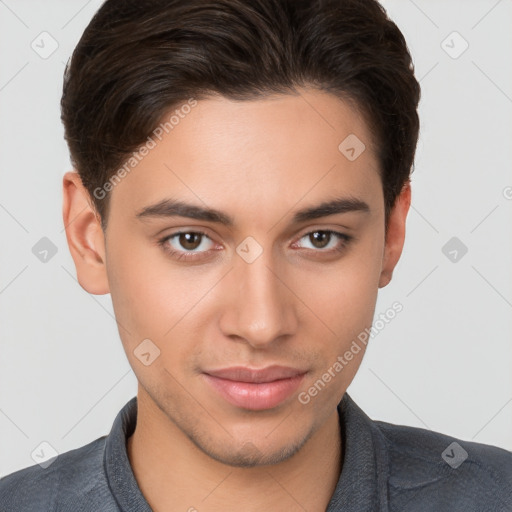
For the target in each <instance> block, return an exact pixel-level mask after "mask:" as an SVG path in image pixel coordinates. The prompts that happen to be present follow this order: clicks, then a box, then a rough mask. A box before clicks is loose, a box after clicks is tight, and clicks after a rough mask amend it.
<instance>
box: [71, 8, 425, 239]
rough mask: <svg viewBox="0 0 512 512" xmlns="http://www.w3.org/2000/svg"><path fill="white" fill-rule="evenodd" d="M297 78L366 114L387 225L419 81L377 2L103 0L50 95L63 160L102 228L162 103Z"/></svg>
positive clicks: (254, 95)
mask: <svg viewBox="0 0 512 512" xmlns="http://www.w3.org/2000/svg"><path fill="white" fill-rule="evenodd" d="M297 87H313V88H316V89H319V90H323V91H327V92H330V93H332V94H334V95H336V96H337V97H339V98H341V99H344V100H345V101H349V102H351V104H352V105H353V106H354V107H355V108H356V109H357V111H358V112H360V113H361V115H362V116H363V117H364V119H365V120H366V124H367V126H368V128H369V130H370V132H371V133H372V135H373V138H374V147H375V149H376V154H377V156H378V161H379V165H380V174H381V179H382V185H383V192H384V201H385V209H386V224H387V219H388V215H389V212H390V210H391V208H392V206H393V205H394V203H395V200H396V197H397V195H398V194H399V193H400V191H401V189H402V187H403V185H404V184H405V183H406V182H407V181H408V180H409V176H410V173H411V171H412V166H413V164H414V154H415V151H416V144H417V140H418V133H419V119H418V114H417V107H418V103H419V99H420V86H419V84H418V82H417V80H416V79H415V77H414V67H413V63H412V59H411V56H410V54H409V51H408V48H407V45H406V42H405V40H404V37H403V35H402V33H401V32H400V30H399V29H398V27H397V26H396V25H395V24H394V23H393V22H392V21H391V20H390V19H389V18H388V17H387V14H386V11H385V10H384V8H383V7H382V6H381V5H380V4H379V3H378V2H377V1H374V0H187V1H183V0H106V1H105V2H104V3H103V5H102V6H101V8H100V9H99V10H98V12H97V13H96V14H95V16H94V17H93V19H92V20H91V22H90V23H89V25H88V26H87V28H86V29H85V31H84V33H83V35H82V37H81V39H80V41H79V43H78V45H77V46H76V48H75V50H74V52H73V55H72V57H71V60H70V62H68V64H67V66H66V70H65V72H64V85H63V94H62V99H61V112H62V115H61V119H62V121H63V123H64V129H65V138H66V141H67V143H68V146H69V150H70V154H71V162H72V164H73V166H74V167H75V169H76V170H77V171H78V172H79V174H80V177H81V180H82V183H83V184H84V186H85V187H86V189H87V190H88V192H89V194H90V195H91V199H92V202H93V203H92V204H93V206H94V208H95V209H96V211H97V213H98V214H99V216H100V218H101V221H102V226H103V228H104V229H106V225H107V217H108V205H109V194H108V193H105V190H108V188H107V189H105V187H104V185H105V184H106V183H108V181H109V180H111V179H112V176H113V175H114V174H116V172H117V171H118V170H119V168H120V167H121V166H122V165H123V163H124V162H126V161H127V159H128V158H130V156H131V155H132V153H133V152H134V151H135V150H137V149H138V148H140V147H141V145H142V144H143V143H145V142H146V140H147V139H148V137H149V136H150V134H151V133H152V132H153V130H154V129H155V128H156V127H157V126H158V125H159V124H160V123H161V121H162V119H163V118H164V116H165V115H166V114H168V113H169V112H170V110H172V109H173V108H176V107H177V106H179V105H180V104H183V103H185V102H186V101H187V100H188V99H190V98H195V100H200V99H202V98H206V97H208V96H209V95H212V94H220V95H223V96H225V97H227V98H230V99H234V100H244V101H249V100H252V99H258V98H261V97H263V96H265V95H268V94H279V93H283V94H294V93H296V88H297ZM340 142H341V141H340ZM98 190H102V191H103V194H101V195H100V194H98V192H97V191H98ZM95 191H96V193H95Z"/></svg>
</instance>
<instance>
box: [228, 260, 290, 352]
mask: <svg viewBox="0 0 512 512" xmlns="http://www.w3.org/2000/svg"><path fill="white" fill-rule="evenodd" d="M270 256H271V255H267V254H266V252H265V251H264V252H263V254H262V255H260V257H259V258H257V259H256V260H255V261H253V262H252V263H247V262H246V261H244V260H243V259H242V258H237V259H236V260H235V263H234V268H233V270H232V271H231V272H230V276H229V279H230V281H229V287H230V289H231V290H232V293H231V294H230V297H229V300H228V301H226V302H224V304H225V308H226V309H225V311H224V312H223V314H222V319H221V329H222V331H223V333H224V334H225V335H226V336H228V337H232V338H233V337H236V338H238V339H239V338H242V339H243V340H244V341H245V342H247V343H248V344H250V345H251V346H252V347H254V348H258V349H262V348H265V347H267V346H269V345H271V344H272V343H274V342H277V341H279V339H281V338H282V337H283V336H286V335H291V334H293V333H294V332H295V330H296V328H297V323H298V322H297V315H296V302H297V299H296V298H295V295H294V293H293V292H292V290H290V288H289V287H288V283H287V281H288V280H287V279H286V276H285V273H284V271H283V265H281V266H280V267H277V266H276V265H273V264H272V261H271V257H270Z"/></svg>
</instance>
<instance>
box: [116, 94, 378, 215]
mask: <svg viewBox="0 0 512 512" xmlns="http://www.w3.org/2000/svg"><path fill="white" fill-rule="evenodd" d="M176 110H178V113H179V114H180V115H175V116H174V118H173V124H172V128H171V129H169V125H168V129H167V130H162V129H160V132H162V131H163V133H160V132H159V137H156V136H155V135H153V136H152V139H153V140H154V141H155V143H156V144H152V146H154V147H152V149H149V150H148V151H147V152H146V154H145V156H143V157H140V159H139V160H138V163H137V164H136V166H134V167H133V169H131V170H130V172H129V173H127V175H126V177H125V178H123V179H122V180H121V182H120V183H119V184H118V185H116V186H115V187H114V189H113V190H112V195H111V210H112V211H114V210H115V209H118V208H123V209H125V210H126V209H129V210H131V211H132V212H133V211H135V210H137V211H138V210H140V208H142V207H144V206H146V205H147V204H149V203H155V202H157V201H159V200H161V199H163V198H165V197H174V198H176V197H180V198H185V197H186V198H188V199H191V200H194V201H195V202H196V203H197V202H198V201H202V202H204V203H206V204H208V205H210V206H217V207H219V209H224V210H225V209H226V207H225V205H226V201H229V203H230V204H231V205H232V206H233V208H237V207H238V208H244V205H249V204H252V205H254V204H255V202H257V203H258V204H259V205H260V206H261V207H262V208H263V207H264V206H267V207H271V204H272V205H273V204H275V203H276V201H277V202H279V203H283V204H285V205H286V204H287V205H291V204H294V203H297V201H299V200H300V199H301V197H306V196H307V197H308V198H310V199H311V200H313V199H314V198H315V197H317V196H319V194H320V195H321V194H322V193H323V195H324V196H325V191H333V193H334V192H335V191H334V189H336V193H337V192H344V191H346V192H347V193H348V194H350V195H352V196H357V195H360V194H362V193H366V194H371V192H372V189H375V186H376V184H377V185H380V178H379V176H378V163H377V160H376V157H375V153H374V147H373V141H372V139H371V136H370V131H369V129H368V127H367V126H366V124H365V121H364V120H363V118H362V117H361V116H360V114H359V113H358V112H357V111H356V110H354V109H353V108H352V107H351V106H350V105H349V104H347V103H345V102H344V101H342V100H340V99H338V98H336V97H335V96H333V95H331V94H328V93H325V92H320V91H315V90H304V89H303V90H300V94H297V95H275V96H271V97H263V98H259V99H255V100H250V101H235V100H230V99H227V98H225V97H212V98H208V99H203V100H200V101H197V103H196V104H195V106H193V107H190V108H186V109H183V110H181V111H180V107H179V106H177V107H175V108H174V109H173V111H172V112H171V113H169V115H166V116H164V118H163V121H164V122H165V121H166V120H169V119H170V116H171V114H172V113H174V112H175V111H176ZM160 139H161V140H160ZM363 148H364V149H363ZM347 149H349V150H351V149H354V150H355V151H356V155H355V156H357V154H358V153H360V155H359V156H357V158H355V159H354V158H353V155H354V151H352V153H350V151H349V152H348V153H347V152H346V150H347ZM347 156H348V157H350V158H348V157H347ZM221 205H224V207H222V206H221Z"/></svg>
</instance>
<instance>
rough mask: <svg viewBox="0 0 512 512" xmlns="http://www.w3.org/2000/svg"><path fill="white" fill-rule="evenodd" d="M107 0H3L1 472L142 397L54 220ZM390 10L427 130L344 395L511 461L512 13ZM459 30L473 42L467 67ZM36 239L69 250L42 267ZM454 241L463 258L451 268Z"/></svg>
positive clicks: (108, 319) (398, 3)
mask: <svg viewBox="0 0 512 512" xmlns="http://www.w3.org/2000/svg"><path fill="white" fill-rule="evenodd" d="M100 4H101V2H100V1H99V0H92V1H89V2H86V1H83V2H82V1H69V0H68V1H56V0H53V1H48V0H47V1H45V2H36V1H14V0H0V51H1V55H0V113H1V115H0V148H1V151H0V223H1V236H2V251H0V344H1V346H0V475H5V474H8V473H10V472H12V471H14V470H16V469H19V468H22V467H25V466H29V465H32V464H34V462H35V461H34V460H33V459H32V458H31V453H32V452H33V451H34V450H35V449H36V448H37V447H39V446H40V443H41V442H43V441H46V442H48V443H49V444H50V445H52V446H53V447H54V448H55V449H56V450H57V451H58V452H59V453H61V452H65V451H67V450H70V449H72V448H76V447H79V446H83V445H84V444H86V443H89V442H90V441H92V440H94V439H96V438H98V437H100V436H102V435H105V434H106V433H108V432H109V430H110V427H111V425H112V421H113V419H114V417H115V415H116V414H117V412H118V411H119V409H120V408H121V407H122V406H123V405H124V404H125V403H126V402H127V401H128V400H129V399H130V398H131V397H132V396H134V395H135V394H136V379H135V377H134V374H133V372H132V371H131V369H130V366H129V365H128V361H127V359H126V356H125V354H124V352H123V349H122V346H121V342H120V339H119V335H118V331H117V327H116V323H115V321H114V319H113V312H112V303H111V299H110V296H109V295H106V296H94V295H90V294H88V293H87V292H85V291H84V290H83V289H82V288H81V287H80V285H79V284H78V282H77V281H76V274H75V268H74V264H73V261H72V259H71V256H70V254H69V251H68V247H67V243H66V238H65V233H64V231H63V223H62V217H61V209H62V175H63V174H64V172H65V171H67V170H69V168H70V165H69V158H68V153H67V147H66V145H65V142H64V140H63V128H62V125H61V122H60V117H59V115H60V113H59V100H60V95H61V87H62V73H63V71H64V63H65V62H66V61H67V59H68V57H69V56H70V55H71V52H72V49H73V48H74V46H75V45H76V43H77V42H78V39H79V37H80V36H81V34H82V31H83V30H84V28H85V26H86V25H87V23H88V22H89V21H90V19H91V17H92V15H93V14H94V12H95V11H96V10H97V8H98V7H99V5H100ZM383 5H384V6H385V7H386V8H387V9H388V12H389V14H390V16H391V17H392V18H393V19H394V20H395V22H396V23H397V24H398V26H399V27H400V29H401V30H402V31H403V33H404V35H405V38H406V40H407V41H408V44H409V47H410V49H411V52H412V55H413V58H414V62H415V66H416V74H417V77H418V79H420V81H421V86H422V100H421V105H420V117H421V123H422V125H421V135H420V141H419V146H418V153H417V159H416V167H415V171H414V173H413V177H412V184H413V201H412V207H411V211H410V214H409V217H408V221H407V230H408V231H407V240H406V244H405V249H404V252H403V255H402V258H401V260H400V262H399V264H398V266H397V268H396V271H395V276H394V279H393V281H392V283H391V284H390V285H389V286H388V287H386V288H384V289H382V290H381V291H380V295H379V299H378V303H377V308H376V314H377V315H378V314H379V313H380V312H384V311H385V310H386V309H387V308H389V307H390V305H391V304H392V303H393V302H394V301H395V300H398V301H400V302H401V303H402V304H403V307H404V309H403V311H402V312H401V313H400V314H398V315H397V317H396V318H395V319H394V320H393V321H392V322H391V323H390V324H388V325H387V326H386V327H385V329H383V330H382V331H380V333H379V334H378V335H377V336H376V337H375V338H373V340H372V341H371V344H370V346H369V349H368V351H367V353H366V356H365V358H364V360H363V364H362V366H361V369H360V370H359V373H358V375H357V376H356V378H355V380H354V382H353V384H352V385H351V386H350V388H349V393H350V394H351V396H352V397H353V398H354V399H355V400H356V401H357V402H358V403H359V405H360V406H361V407H362V408H363V409H364V410H365V411H366V412H367V413H368V414H369V415H370V416H371V417H373V418H376V419H382V420H385V421H390V422H392V423H399V424H407V425H413V426H418V427H423V428H429V429H432V430H436V431H441V432H445V433H447V434H451V435H453V436H455V437H459V438H461V439H463V440H474V441H479V442H483V443H489V444H495V445H498V446H501V447H504V448H506V449H509V450H512V371H511V369H512V343H511V341H512V340H511V333H512V315H511V312H512V279H511V274H512V265H511V261H512V258H511V256H512V236H511V232H512V231H511V227H512V222H511V214H512V200H511V199H510V198H511V197H512V188H511V187H512V175H511V172H510V171H511V163H512V144H511V141H512V118H511V113H512V59H511V48H512V32H511V31H510V26H511V21H512V2H511V1H510V0H508V1H507V0H501V1H496V0H488V1H487V0H479V1H476V0H474V1H468V0H458V1H455V0H450V1H447V0H437V1H433V0H428V1H427V0H423V1H420V0H414V1H413V0H394V1H390V0H387V1H384V2H383ZM43 31H47V32H48V33H49V34H51V37H52V38H54V39H55V40H56V41H57V42H58V45H59V47H58V49H57V50H56V51H55V52H54V53H53V54H52V55H51V56H49V57H48V58H46V59H43V58H41V57H40V55H39V54H38V53H36V52H35V51H34V50H33V49H32V47H31V44H32V42H33V41H35V43H34V44H39V46H40V47H41V46H42V44H43V43H41V42H40V41H41V38H42V37H48V36H40V34H41V32H43ZM453 31H457V32H458V33H459V34H460V35H461V36H462V37H463V38H464V40H466V41H467V42H468V43H469V47H468V49H467V50H466V51H465V52H464V53H462V54H461V55H460V56H458V58H453V55H455V54H456V53H458V52H459V51H460V50H461V49H462V48H463V46H461V45H462V44H463V41H462V40H461V39H460V38H458V36H453V35H450V34H452V32H453ZM447 38H448V39H447ZM443 41H445V43H443ZM49 44H50V40H49V39H46V42H45V48H46V50H48V49H49V48H50V46H49ZM445 50H446V51H445ZM447 51H448V52H451V53H452V56H450V55H449V54H448V53H447ZM507 187H509V188H507ZM42 237H48V238H49V239H50V240H51V241H52V242H53V243H54V244H55V245H56V246H57V249H58V252H57V254H56V255H55V256H54V257H53V258H51V259H50V260H49V261H48V262H46V263H42V262H41V261H40V260H39V259H38V258H36V256H35V255H34V254H33V253H32V248H33V247H34V245H35V244H36V243H37V242H38V241H39V240H40V239H41V238H42ZM452 237H457V238H458V239H459V240H460V241H461V242H462V243H463V244H464V245H465V246H466V247H467V248H468V252H467V254H465V255H464V256H463V257H462V258H459V259H458V261H456V262H452V261H450V259H449V258H448V257H447V256H445V254H444V253H443V252H442V247H443V246H444V245H445V244H446V243H447V242H448V240H450V239H451V238H452ZM459 255H460V253H459Z"/></svg>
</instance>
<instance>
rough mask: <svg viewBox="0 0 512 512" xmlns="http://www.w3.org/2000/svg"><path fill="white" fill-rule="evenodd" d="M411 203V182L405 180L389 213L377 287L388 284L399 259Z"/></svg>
mask: <svg viewBox="0 0 512 512" xmlns="http://www.w3.org/2000/svg"><path fill="white" fill-rule="evenodd" d="M410 205H411V183H410V181H407V182H406V183H405V185H404V186H403V187H402V191H401V192H400V195H399V196H398V197H397V199H396V201H395V204H394V206H393V208H392V210H391V212H390V214H389V224H388V232H387V235H386V242H385V246H384V253H383V258H382V270H381V274H380V279H379V288H383V287H384V286H386V285H388V284H389V282H390V281H391V278H392V277H393V270H394V268H395V266H396V264H397V263H398V260H399V259H400V256H401V254H402V249H403V247H404V241H405V222H406V219H407V212H408V211H409V207H410Z"/></svg>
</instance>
